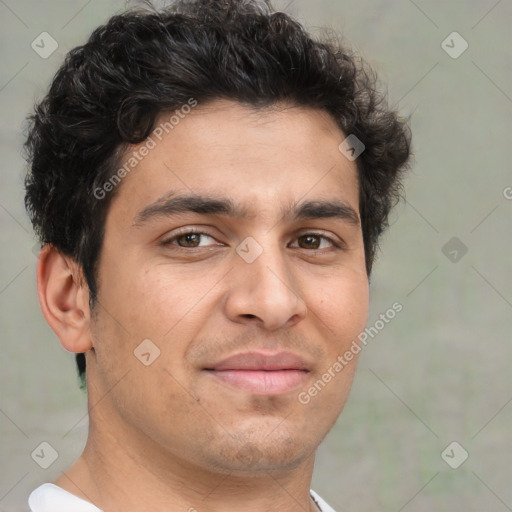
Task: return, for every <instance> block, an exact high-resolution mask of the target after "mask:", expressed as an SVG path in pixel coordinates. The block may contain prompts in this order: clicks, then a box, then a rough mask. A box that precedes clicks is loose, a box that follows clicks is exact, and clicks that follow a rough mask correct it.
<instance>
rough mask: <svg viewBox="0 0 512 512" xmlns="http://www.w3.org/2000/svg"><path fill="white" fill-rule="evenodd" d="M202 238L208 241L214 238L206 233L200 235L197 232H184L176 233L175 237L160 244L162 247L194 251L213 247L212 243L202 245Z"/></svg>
mask: <svg viewBox="0 0 512 512" xmlns="http://www.w3.org/2000/svg"><path fill="white" fill-rule="evenodd" d="M204 238H209V239H210V240H213V241H214V238H213V237H212V236H210V235H208V234H207V233H202V232H199V231H186V232H183V233H178V234H177V235H174V236H173V237H171V238H168V239H167V240H164V241H163V242H162V245H164V246H167V247H168V246H177V247H182V248H184V249H187V248H188V249H195V248H199V247H205V246H211V245H215V244H212V243H202V244H201V242H202V241H204V240H203V239H204Z"/></svg>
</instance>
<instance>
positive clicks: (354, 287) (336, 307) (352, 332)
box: [311, 273, 369, 342]
mask: <svg viewBox="0 0 512 512" xmlns="http://www.w3.org/2000/svg"><path fill="white" fill-rule="evenodd" d="M314 304H316V306H314V305H313V303H312V304H311V307H312V308H314V309H315V311H314V312H315V314H316V315H318V317H319V318H320V319H321V320H322V322H323V324H324V327H325V329H328V330H327V332H328V333H330V334H331V335H333V334H335V335H336V337H337V339H339V340H341V341H343V342H346V341H347V340H348V339H350V340H352V338H353V337H356V336H357V335H358V334H359V333H360V332H361V331H362V330H363V329H364V328H365V325H366V321H367V318H368V307H369V286H368V280H367V279H366V277H365V276H360V275H359V274H358V273H347V275H345V276H343V278H340V279H334V278H332V279H329V280H327V281H326V282H325V283H323V284H322V286H319V293H318V294H317V295H316V296H315V300H314Z"/></svg>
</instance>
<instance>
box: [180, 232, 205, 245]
mask: <svg viewBox="0 0 512 512" xmlns="http://www.w3.org/2000/svg"><path fill="white" fill-rule="evenodd" d="M200 239H201V234H200V233H185V234H184V235H180V236H177V237H176V238H175V240H176V241H178V245H179V246H180V247H197V245H196V244H198V243H199V241H200ZM182 242H183V243H182Z"/></svg>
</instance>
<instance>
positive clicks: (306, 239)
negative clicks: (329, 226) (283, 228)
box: [297, 233, 337, 250]
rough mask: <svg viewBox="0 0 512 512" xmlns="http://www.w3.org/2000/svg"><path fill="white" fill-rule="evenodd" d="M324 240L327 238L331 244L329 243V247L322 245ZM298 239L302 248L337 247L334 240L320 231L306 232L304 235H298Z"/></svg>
mask: <svg viewBox="0 0 512 512" xmlns="http://www.w3.org/2000/svg"><path fill="white" fill-rule="evenodd" d="M324 240H326V241H327V242H328V243H329V244H330V245H328V246H327V247H325V246H324V247H321V245H322V243H323V241H324ZM297 241H298V244H299V247H300V248H301V249H312V250H318V249H325V248H329V247H337V245H336V244H335V243H334V241H333V240H331V239H330V238H329V237H326V236H324V235H321V234H319V233H306V234H304V235H301V236H299V237H297Z"/></svg>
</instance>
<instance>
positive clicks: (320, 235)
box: [161, 228, 341, 252]
mask: <svg viewBox="0 0 512 512" xmlns="http://www.w3.org/2000/svg"><path fill="white" fill-rule="evenodd" d="M191 234H197V235H205V236H208V237H210V238H215V237H213V236H212V235H210V234H208V233H205V232H204V231H200V230H196V229H193V228H189V229H187V230H186V231H182V232H181V233H176V234H174V235H173V236H172V237H171V238H167V239H165V240H163V241H162V244H161V245H162V246H164V247H168V246H174V248H175V249H176V250H184V251H189V252H190V251H194V250H197V249H203V248H204V246H203V247H181V246H179V245H177V244H173V243H172V242H173V241H175V240H176V239H178V238H180V237H182V236H185V235H191ZM307 235H309V236H314V237H317V238H323V239H324V240H327V241H329V242H330V243H331V244H332V247H330V249H332V248H337V249H340V248H341V245H340V244H339V243H338V242H336V241H335V240H334V239H332V238H331V237H329V236H326V235H324V234H323V233H316V232H305V233H302V234H300V235H298V236H297V237H296V238H295V239H298V238H301V237H303V236H307ZM299 249H300V247H299ZM306 250H308V249H306ZM310 251H311V252H314V251H325V249H310Z"/></svg>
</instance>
